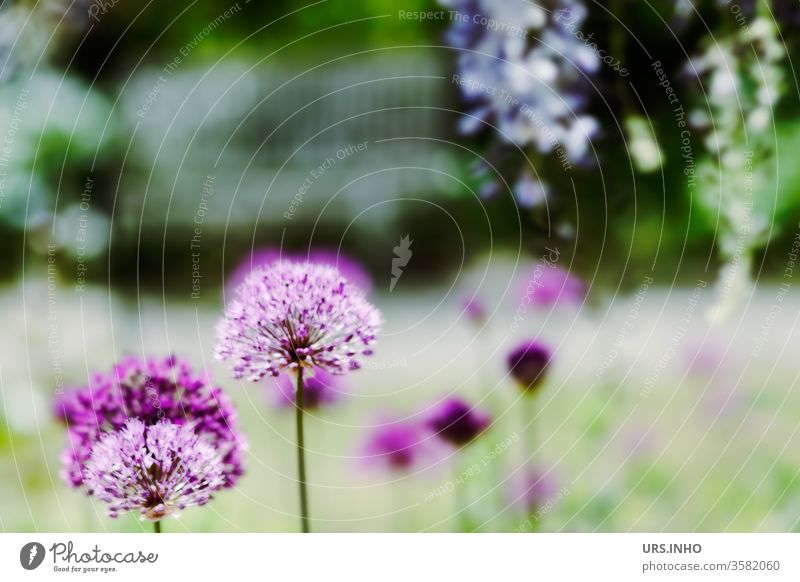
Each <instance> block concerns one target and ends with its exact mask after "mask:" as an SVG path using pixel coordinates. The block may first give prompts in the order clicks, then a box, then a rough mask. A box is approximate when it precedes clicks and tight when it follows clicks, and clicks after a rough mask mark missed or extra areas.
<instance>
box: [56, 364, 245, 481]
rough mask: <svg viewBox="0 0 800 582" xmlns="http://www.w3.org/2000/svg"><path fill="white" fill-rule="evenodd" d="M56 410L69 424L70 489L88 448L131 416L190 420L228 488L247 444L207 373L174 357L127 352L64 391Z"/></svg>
mask: <svg viewBox="0 0 800 582" xmlns="http://www.w3.org/2000/svg"><path fill="white" fill-rule="evenodd" d="M55 408H56V410H55V414H56V417H57V418H58V419H59V420H61V421H62V422H64V424H65V425H66V426H67V440H68V442H67V445H66V446H65V448H64V451H63V453H62V461H63V463H64V470H63V472H64V478H65V480H66V481H67V482H68V483H69V484H70V485H72V486H73V487H79V486H80V485H81V484H82V483H83V480H84V466H85V464H86V461H88V459H89V456H90V454H91V451H92V447H94V445H95V444H96V443H97V441H99V440H100V438H101V437H102V436H103V434H104V433H107V432H113V431H117V430H119V429H121V428H122V427H123V426H124V425H125V422H126V421H127V420H128V419H129V418H136V419H138V420H140V421H142V422H143V423H144V424H145V425H146V426H152V425H154V424H156V423H158V422H159V421H161V420H168V421H170V422H172V423H173V424H178V425H182V424H189V423H192V426H193V428H194V431H195V432H196V433H197V434H201V435H203V438H205V439H207V441H208V442H209V443H210V444H211V445H212V446H213V447H215V448H216V450H217V451H218V452H219V455H220V456H221V457H222V462H223V467H224V474H225V479H226V486H228V487H229V486H231V485H233V484H234V482H235V481H236V479H237V478H238V477H239V476H240V475H241V474H242V472H243V456H244V449H245V446H246V442H245V439H244V436H243V435H242V434H241V433H240V432H239V429H238V420H237V416H236V410H235V409H234V408H233V404H232V403H231V401H230V400H229V399H228V397H227V396H226V395H225V394H224V393H223V392H222V389H221V388H219V387H218V386H214V385H213V384H212V383H211V380H210V379H209V378H208V377H207V376H206V375H205V374H196V373H195V372H193V370H192V368H191V367H190V366H189V364H188V363H186V362H183V361H180V360H179V359H178V358H176V357H174V356H170V357H168V358H165V359H150V360H142V359H139V358H137V357H135V356H126V357H125V358H123V359H122V360H121V361H120V362H119V363H118V364H117V365H116V367H115V368H114V369H113V370H112V371H111V372H110V373H100V372H95V373H94V374H92V376H91V377H90V379H89V385H88V386H85V387H84V388H81V389H78V390H71V391H67V392H65V393H64V394H62V395H61V396H60V397H59V398H58V399H57V401H56V406H55Z"/></svg>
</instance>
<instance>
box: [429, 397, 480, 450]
mask: <svg viewBox="0 0 800 582" xmlns="http://www.w3.org/2000/svg"><path fill="white" fill-rule="evenodd" d="M490 421H491V419H490V417H489V415H488V414H485V413H483V412H481V411H479V410H476V409H474V408H473V407H471V406H470V405H469V404H467V403H466V402H464V401H463V400H461V399H459V398H451V399H450V400H446V401H445V402H443V403H442V404H441V405H440V406H439V407H438V408H437V409H436V410H435V411H434V413H433V415H432V416H431V418H430V419H429V420H428V428H430V430H432V431H433V432H434V433H435V434H436V435H437V436H438V437H439V438H440V439H442V440H443V441H445V442H446V443H449V444H451V445H453V446H456V447H462V446H464V445H466V444H469V443H471V442H472V441H473V440H475V439H476V438H477V437H478V436H479V435H480V434H481V433H482V432H483V431H485V430H486V429H487V428H488V427H489V424H490Z"/></svg>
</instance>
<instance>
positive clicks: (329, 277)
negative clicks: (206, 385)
mask: <svg viewBox="0 0 800 582" xmlns="http://www.w3.org/2000/svg"><path fill="white" fill-rule="evenodd" d="M380 324H381V315H380V312H379V311H378V310H377V309H375V307H373V306H372V305H370V303H369V302H368V301H367V300H366V298H365V297H364V293H363V292H362V291H360V290H359V289H358V288H356V287H353V286H352V285H351V284H350V283H349V282H348V281H347V280H346V279H345V278H344V277H342V275H341V274H340V273H339V272H338V271H337V270H336V269H334V268H333V267H330V266H327V265H316V264H312V263H292V262H286V261H282V262H279V263H274V264H272V265H270V266H269V267H259V268H256V269H254V270H253V271H252V272H251V273H250V274H249V275H248V276H247V278H246V279H245V280H244V282H243V283H242V284H241V285H240V286H239V287H238V288H237V289H236V298H235V299H234V300H232V301H231V302H230V303H229V304H228V306H227V308H226V309H225V317H224V318H223V319H222V320H221V321H220V323H219V325H218V327H217V347H216V357H217V358H218V359H220V360H231V361H232V369H233V376H234V377H235V378H247V379H248V380H251V381H254V382H255V381H258V380H261V379H262V378H264V377H265V376H278V375H279V374H280V373H281V372H284V371H286V370H295V369H297V368H299V367H301V366H302V367H306V368H318V369H323V370H325V371H327V372H330V373H332V374H343V373H345V372H347V371H348V370H355V369H358V368H360V367H361V365H360V362H359V358H360V357H361V356H369V355H372V349H371V348H370V346H371V345H372V344H373V343H375V338H376V334H377V333H378V327H379V326H380Z"/></svg>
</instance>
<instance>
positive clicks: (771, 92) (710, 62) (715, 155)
mask: <svg viewBox="0 0 800 582" xmlns="http://www.w3.org/2000/svg"><path fill="white" fill-rule="evenodd" d="M784 54H785V51H784V48H783V46H782V44H781V42H780V40H779V34H778V30H777V28H776V26H775V24H774V23H773V22H772V21H770V20H768V19H766V18H756V19H755V20H754V21H752V23H750V25H749V26H748V28H747V29H741V30H739V31H738V32H737V33H736V34H735V35H733V36H732V37H728V38H723V39H718V38H714V39H713V42H710V44H709V48H708V49H707V50H706V51H705V53H703V54H702V55H700V56H699V57H696V58H694V59H692V60H690V61H689V63H688V65H687V71H688V72H689V73H690V74H691V75H696V76H697V77H698V78H699V80H700V81H701V82H702V84H703V89H704V95H703V104H702V105H701V106H698V107H697V108H695V109H694V110H693V111H691V112H690V116H689V119H690V121H691V123H692V126H693V129H694V130H695V131H696V132H698V133H699V134H701V135H703V136H704V142H703V143H704V145H705V148H706V150H707V151H708V153H709V154H710V155H709V156H708V159H706V160H705V161H703V162H701V163H699V164H698V169H697V186H698V192H697V195H696V196H695V197H694V199H695V200H696V201H697V203H698V204H700V205H701V206H702V207H703V208H704V210H705V211H706V212H707V213H708V214H709V215H710V216H711V220H712V221H713V222H714V225H715V227H716V228H717V229H718V244H719V249H720V253H721V255H722V258H723V259H724V260H725V261H726V265H725V267H724V268H723V271H722V276H721V278H720V300H719V303H718V306H717V308H716V310H715V312H714V314H713V315H714V317H715V318H717V317H725V316H726V314H727V313H729V312H730V311H731V309H733V308H735V306H736V305H737V304H738V300H739V299H740V298H742V297H744V296H745V295H746V294H747V292H748V291H747V289H748V287H749V281H750V272H749V271H750V266H751V261H752V252H753V251H754V250H755V249H756V248H758V246H760V245H761V244H763V243H765V242H766V240H767V238H768V236H769V233H770V231H771V229H770V224H771V221H770V217H771V215H772V213H773V212H774V204H775V196H774V193H773V194H772V195H769V193H768V192H767V191H766V190H768V189H771V185H772V187H773V188H774V179H773V174H774V173H775V172H776V152H775V144H774V135H773V129H772V128H773V126H774V119H773V112H774V108H775V106H776V104H777V103H778V101H779V99H780V97H781V95H782V93H783V91H784V87H783V85H784V83H783V70H782V68H781V66H780V65H781V62H782V60H783V58H784Z"/></svg>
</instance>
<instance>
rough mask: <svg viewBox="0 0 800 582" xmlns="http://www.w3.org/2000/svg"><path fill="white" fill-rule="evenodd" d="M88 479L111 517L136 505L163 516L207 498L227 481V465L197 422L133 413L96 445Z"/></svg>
mask: <svg viewBox="0 0 800 582" xmlns="http://www.w3.org/2000/svg"><path fill="white" fill-rule="evenodd" d="M85 483H86V487H87V489H88V492H89V494H90V495H94V496H95V497H97V498H98V499H101V500H102V501H105V502H106V503H108V504H109V507H108V514H109V515H110V516H111V517H117V516H118V515H119V514H121V513H127V512H130V511H138V512H139V513H140V514H141V518H142V519H143V520H150V521H159V520H160V519H162V518H164V517H170V516H177V515H178V513H179V512H180V511H182V510H183V509H185V508H186V507H189V506H191V505H205V504H206V503H208V501H209V500H210V499H211V494H212V493H213V492H214V491H217V490H219V489H221V488H223V487H224V486H225V468H224V466H223V463H222V460H221V459H220V457H219V455H218V454H217V451H216V449H215V448H214V447H213V446H212V445H210V444H209V443H207V442H205V441H204V440H203V438H202V436H201V435H198V434H197V432H196V431H195V426H194V425H193V424H183V425H177V424H173V423H171V422H168V421H161V422H159V423H157V424H154V425H150V426H146V425H145V424H144V423H143V422H142V421H141V420H137V419H130V420H128V421H127V422H126V423H125V425H124V426H123V427H122V428H121V429H120V430H117V431H115V432H109V433H106V434H105V435H104V436H103V437H102V438H101V439H100V441H99V442H97V443H96V444H95V445H94V447H93V448H92V454H91V457H90V459H89V460H88V461H87V463H86V476H85Z"/></svg>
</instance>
